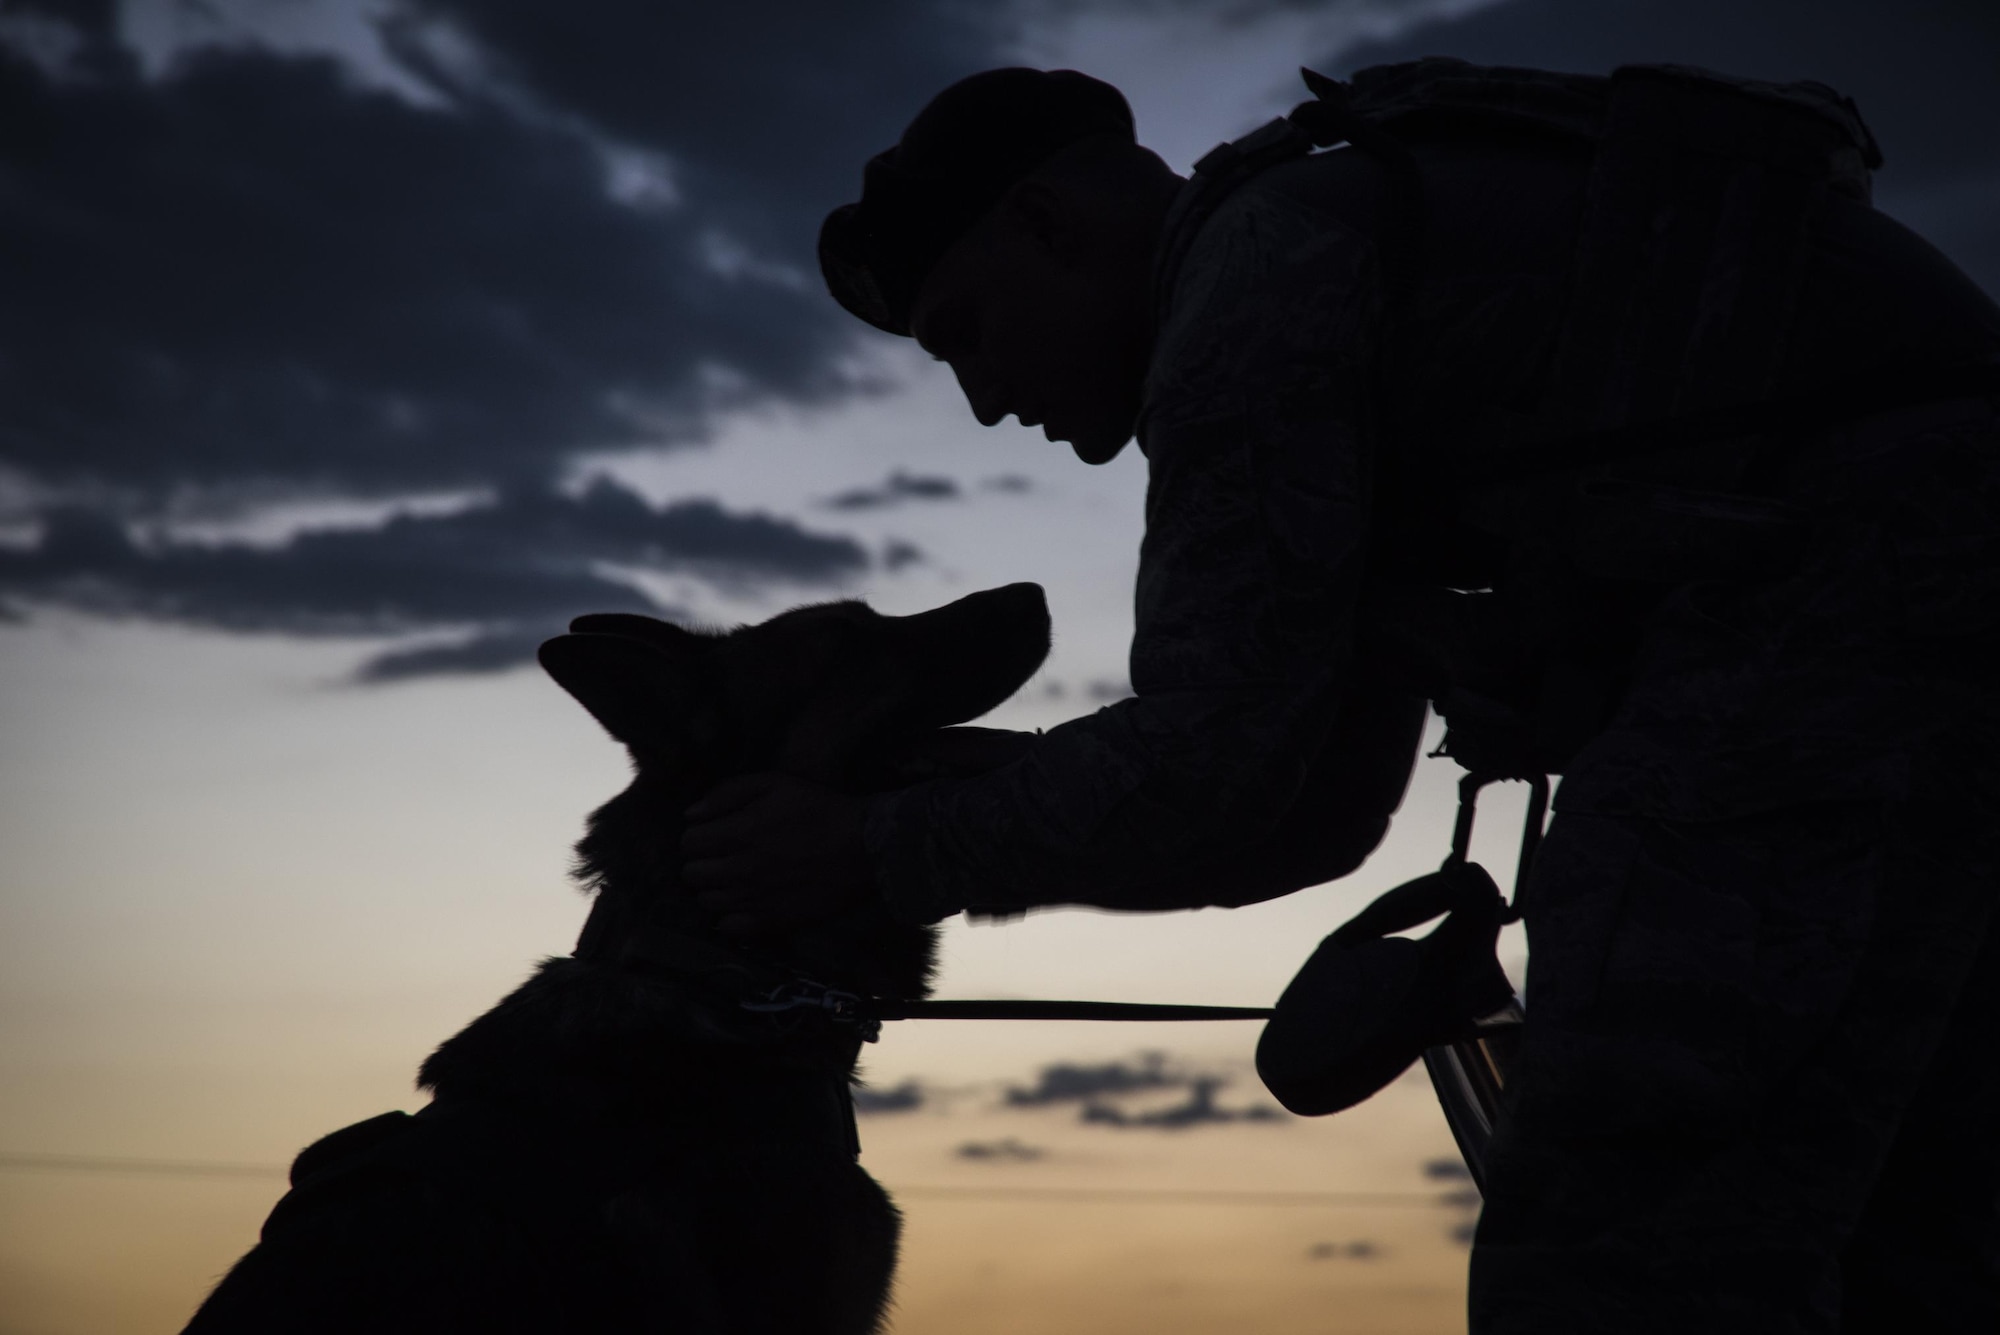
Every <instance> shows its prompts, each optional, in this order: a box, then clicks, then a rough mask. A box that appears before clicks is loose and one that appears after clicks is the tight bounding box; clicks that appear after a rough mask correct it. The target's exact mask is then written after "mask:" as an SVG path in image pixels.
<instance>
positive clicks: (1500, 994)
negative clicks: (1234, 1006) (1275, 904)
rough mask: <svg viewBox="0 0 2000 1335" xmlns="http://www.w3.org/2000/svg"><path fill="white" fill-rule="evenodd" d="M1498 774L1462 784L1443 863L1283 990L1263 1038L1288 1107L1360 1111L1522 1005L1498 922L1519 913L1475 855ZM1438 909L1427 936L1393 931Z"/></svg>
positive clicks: (1333, 943)
mask: <svg viewBox="0 0 2000 1335" xmlns="http://www.w3.org/2000/svg"><path fill="white" fill-rule="evenodd" d="M1488 781H1489V780H1488V779H1487V778H1485V777H1482V776H1477V775H1467V776H1466V777H1465V779H1464V780H1463V781H1462V782H1461V784H1460V786H1459V792H1460V797H1459V811H1458V828H1457V830H1456V831H1455V833H1454V835H1453V838H1452V852H1451V856H1450V857H1449V858H1447V859H1446V860H1445V864H1444V866H1443V867H1441V868H1439V869H1438V870H1437V871H1434V872H1432V873H1431V874H1430V875H1428V876H1420V877H1418V878H1417V879H1416V880H1414V881H1410V882H1407V883H1406V884H1403V885H1399V886H1397V887H1396V888H1395V889H1393V890H1391V891H1389V892H1388V893H1386V894H1384V895H1382V896H1381V897H1380V898H1379V899H1377V900H1375V902H1373V903H1372V904H1370V905H1369V906H1368V907H1367V908H1365V909H1363V910H1362V911H1361V912H1360V913H1358V914H1356V915H1355V916H1354V917H1353V918H1352V919H1350V920H1349V921H1348V922H1347V923H1345V924H1344V925H1342V926H1341V927H1340V928H1339V929H1338V930H1337V931H1335V932H1334V933H1333V934H1332V935H1331V936H1329V937H1327V938H1326V939H1325V940H1324V941H1322V942H1320V944H1319V949H1317V950H1315V951H1314V952H1313V953H1312V957H1311V958H1310V959H1308V960H1307V961H1306V962H1305V965H1304V967H1302V968H1301V969H1300V970H1299V972H1298V974H1297V975H1296V976H1295V977H1294V978H1293V979H1292V981H1291V985H1290V986H1288V987H1287V988H1286V989H1285V992H1284V995H1283V996H1281V997H1279V998H1278V1004H1277V1008H1276V1013H1275V1014H1274V1015H1273V1016H1272V1017H1271V1019H1270V1020H1269V1021H1268V1022H1267V1023H1266V1024H1265V1026H1264V1033H1263V1035H1262V1037H1260V1038H1259V1039H1258V1041H1257V1074H1258V1076H1259V1077H1261V1078H1262V1080H1263V1081H1264V1086H1265V1088H1267V1089H1269V1090H1270V1091H1271V1094H1272V1096H1273V1097H1274V1098H1276V1099H1277V1100H1278V1102H1279V1103H1281V1104H1283V1105H1284V1106H1285V1107H1286V1108H1287V1109H1289V1110H1290V1111H1292V1112H1294V1113H1298V1114H1300V1115H1301V1116H1306V1117H1318V1116H1323V1115H1325V1114H1327V1113H1334V1112H1339V1111H1341V1110H1342V1109H1345V1108H1351V1107H1353V1106H1354V1105H1355V1104H1357V1103H1360V1102H1362V1101H1363V1100H1365V1099H1367V1098H1368V1097H1369V1096H1371V1095H1373V1094H1375V1093H1376V1092H1377V1091H1379V1090H1381V1089H1382V1088H1383V1087H1384V1086H1386V1085H1387V1084H1388V1083H1389V1082H1390V1081H1392V1080H1394V1079H1395V1078H1396V1077H1397V1076H1399V1075H1401V1074H1402V1073H1403V1072H1404V1071H1406V1070H1408V1069H1409V1068H1410V1066H1411V1065H1412V1064H1413V1063H1415V1062H1416V1060H1417V1059H1418V1058H1419V1057H1421V1056H1423V1055H1424V1053H1425V1051H1426V1049H1431V1048H1436V1047H1439V1046H1442V1045H1447V1044H1451V1043H1455V1042H1459V1041H1464V1040H1469V1039H1472V1038H1473V1037H1474V1036H1475V1035H1476V1034H1477V1032H1478V1029H1479V1021H1480V1020H1482V1019H1484V1018H1485V1017H1487V1016H1490V1015H1493V1014H1495V1013H1496V1012H1499V1011H1501V1010H1504V1009H1506V1008H1507V1007H1508V1006H1509V1005H1510V1004H1511V1003H1512V1002H1513V1000H1514V988H1513V984H1511V983H1510V982H1508V981H1507V975H1506V974H1505V973H1504V972H1503V971H1502V970H1501V968H1500V963H1499V960H1498V959H1497V958H1496V954H1495V948H1496V945H1497V942H1498V940H1499V936H1500V928H1501V927H1502V926H1504V925H1505V924H1506V923H1508V922H1511V921H1513V920H1514V919H1515V918H1517V917H1518V916H1519V914H1518V912H1517V911H1516V908H1511V907H1509V905H1508V903H1507V901H1506V900H1505V899H1504V898H1503V897H1502V896H1501V894H1500V889H1499V887H1498V886H1496V885H1495V884H1494V882H1493V878H1492V876H1490V875H1488V874H1487V872H1486V869H1485V868H1484V867H1481V866H1480V865H1479V864H1478V863H1476V862H1471V861H1468V860H1467V858H1466V846H1467V845H1468V844H1469V843H1470V841H1471V835H1472V816H1473V804H1474V799H1475V796H1476V794H1477V793H1478V790H1479V788H1480V787H1481V786H1482V785H1484V784H1485V783H1486V782H1488ZM1534 783H1535V788H1534V791H1533V796H1532V798H1531V800H1530V803H1529V812H1528V825H1527V830H1526V832H1524V834H1523V838H1522V850H1521V851H1522V867H1523V869H1524V870H1525V868H1526V865H1527V862H1528V859H1529V858H1531V857H1532V856H1533V853H1534V844H1535V842H1536V840H1537V839H1538V837H1539V835H1540V833H1541V822H1542V816H1543V814H1544V813H1545V812H1546V810H1547V802H1548V781H1547V780H1546V779H1542V778H1539V777H1538V778H1536V779H1535V780H1534ZM1520 883H1521V882H1520V880H1519V879H1518V877H1517V880H1516V885H1517V887H1518V885H1519V884H1520ZM1516 898H1517V899H1518V894H1517V896H1516ZM1439 914H1443V915H1444V921H1443V922H1441V923H1439V924H1438V925H1437V926H1436V927H1435V928H1433V929H1432V930H1431V931H1430V932H1429V933H1428V934H1427V935H1425V936H1422V937H1419V938H1416V939H1414V940H1412V939H1410V938H1406V937H1400V936H1396V935H1393V934H1394V933H1396V932H1402V931H1407V930H1409V929H1410V928H1412V927H1417V926H1420V925H1421V924H1423V923H1426V922H1428V921H1430V920H1431V919H1432V918H1435V917H1437V916H1438V915H1439Z"/></svg>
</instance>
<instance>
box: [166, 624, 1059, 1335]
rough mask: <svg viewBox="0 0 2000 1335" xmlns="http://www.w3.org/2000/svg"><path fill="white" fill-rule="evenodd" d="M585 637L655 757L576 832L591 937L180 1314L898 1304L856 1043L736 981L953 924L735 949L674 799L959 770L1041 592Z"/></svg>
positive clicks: (447, 1058) (851, 982)
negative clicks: (759, 779) (787, 778)
mask: <svg viewBox="0 0 2000 1335" xmlns="http://www.w3.org/2000/svg"><path fill="white" fill-rule="evenodd" d="M572 632H573V633H572V634H570V635H566V636H563V637H561V638H559V639H556V640H551V641H550V642H549V643H548V644H546V645H544V646H543V648H542V662H543V665H544V667H546V668H547V669H548V671H549V673H550V674H551V675H552V676H553V677H554V678H555V679H556V680H557V681H558V682H559V683H560V684H561V685H562V686H563V687H564V688H565V689H566V690H568V691H569V692H570V693H571V694H572V695H574V696H575V697H576V698H577V699H578V700H579V701H580V702H582V704H583V705H584V706H585V707H586V708H587V709H589V710H590V712H591V713H592V714H593V715H595V716H596V718H597V719H598V720H599V722H601V723H602V724H603V725H604V726H605V727H606V728H607V729H608V730H609V731H610V732H611V734H612V735H613V736H614V737H616V738H617V739H618V740H619V741H621V742H623V743H624V744H625V745H626V747H627V748H628V749H629V750H630V751H631V754H632V757H633V761H634V765H635V769H636V774H635V777H634V778H633V781H632V783H631V785H630V786H629V787H628V788H627V789H626V790H625V791H624V792H623V793H621V794H619V795H618V796H617V797H615V798H613V799H612V800H611V801H610V802H609V803H607V804H606V805H605V806H603V807H602V808H600V809H599V810H598V811H597V812H596V813H594V814H593V815H592V816H591V818H590V824H589V831H588V833H587V834H586V835H585V837H584V838H583V840H582V841H581V842H580V843H579V844H578V845H577V852H578V872H579V876H580V878H581V879H582V880H583V881H584V883H585V884H586V885H587V886H588V887H589V888H591V889H593V890H594V891H595V892H596V895H597V898H596V902H595V903H594V905H593V906H592V911H591V914H590V917H589V919H588V921H587V923H586V924H585V926H584V930H583V935H582V937H581V939H580V940H579V942H578V945H577V949H576V952H575V954H573V955H571V956H567V957H563V958H560V959H552V960H549V961H546V962H545V963H544V964H543V965H542V967H541V969H540V971H539V972H538V973H537V974H536V975H535V976H534V977H533V978H532V979H530V980H529V981H528V982H527V983H526V984H524V985H523V986H522V987H521V988H520V989H519V990H517V991H516V992H514V993H513V994H512V995H511V996H509V997H507V998H506V999H505V1000H503V1001H502V1002H501V1003H500V1004H499V1005H498V1006H496V1007H494V1008H493V1009H492V1010H491V1011H489V1012H487V1013H486V1014H485V1015H483V1016H481V1017H480V1018H479V1019H477V1020H475V1021H473V1023H472V1024H471V1025H469V1026H468V1027H467V1028H466V1029H465V1030H464V1031H463V1032H461V1033H459V1034H458V1035H457V1036H456V1037H454V1038H452V1039H450V1040H448V1041H447V1042H446V1043H445V1044H444V1045H443V1046H442V1047H440V1048H439V1049H438V1050H437V1052H436V1053H435V1054H434V1055H433V1056H432V1057H431V1058H430V1060H429V1061H427V1062H426V1063H425V1064H424V1067H423V1071H422V1075H421V1084H422V1085H423V1086H424V1087H426V1088H428V1089H430V1090H431V1091H432V1093H433V1095H434V1098H433V1101H432V1103H431V1105H430V1106H429V1107H428V1108H426V1109H424V1110H423V1112H421V1113H419V1114H418V1115H416V1116H414V1117H411V1116H406V1115H404V1114H402V1113H389V1114H385V1115H383V1116H382V1117H378V1118H375V1119H372V1120H371V1121H368V1122H363V1123H360V1124H358V1125H356V1126H353V1127H349V1128H347V1129H346V1130H344V1131H338V1132H335V1133H334V1134H333V1135H331V1136H329V1137H327V1138H325V1139H324V1140H322V1141H320V1142H319V1143H317V1144H315V1145H313V1146H311V1147H310V1148H308V1149H307V1150H306V1151H305V1152H304V1153H303V1154H301V1155H300V1156H299V1159H298V1161H297V1162H296V1163H295V1164H294V1165H293V1169H292V1183H293V1189H292V1191H291V1192H290V1193H289V1194H288V1195H287V1196H286V1197H285V1198H284V1199H283V1200H281V1201H280V1202H279V1203H278V1206H277V1208H276V1209H274V1210H273V1211H272V1214H271V1217H270V1219H269V1220H268V1221H267V1222H266V1224H265V1227H264V1236H263V1240H262V1241H261V1242H260V1243H259V1244H258V1245H257V1246H256V1247H255V1248H253V1249H252V1250H251V1251H250V1253H249V1254H248V1255H246V1256H245V1257H244V1258H243V1259H242V1261H240V1262H239V1263H238V1264H237V1265H236V1267H235V1268H234V1269H233V1270H232V1271H231V1272H230V1273H229V1274H228V1275H227V1276H226V1277H225V1278H224V1279H223V1281H222V1282H221V1284H220V1285H218V1286H217V1288H216V1290H215V1292H214V1293H213V1294H211V1295H210V1297H209V1299H208V1301H207V1302H206V1303H204V1304H203V1306H202V1308H201V1310H200V1311H199V1312H198V1313H196V1315H195V1318H194V1320H193V1322H192V1323H191V1324H190V1325H189V1326H188V1328H187V1335H239V1333H242V1332H256V1335H335V1332H338V1333H339V1335H400V1333H401V1332H409V1333H410V1335H416V1332H423V1335H454V1333H457V1332H463V1333H464V1335H473V1333H474V1332H477V1333H478V1335H506V1333H509V1332H520V1333H521V1335H527V1333H528V1332H534V1333H535V1335H551V1333H552V1332H557V1331H563V1332H578V1333H579V1335H583V1333H585V1332H588V1333H590V1335H595V1333H596V1332H611V1331H619V1332H625V1331H631V1332H638V1331H666V1330H673V1331H685V1332H716V1333H718V1335H719V1333H720V1332H738V1331H742V1332H773V1333H775V1332H785V1333H786V1335H802V1333H806V1332H826V1335H863V1333H864V1332H869V1331H872V1330H875V1329H876V1328H877V1327H878V1326H879V1325H880V1322H881V1318H882V1314H883V1311H884V1309H885V1306H886V1303H887V1299H888V1290H889V1281H890V1276H891V1272H892V1271H893V1269H894V1265H895V1254H896V1240H897V1232H898V1219H897V1215H896V1212H895V1209H894V1207H893V1206H892V1205H891V1204H890V1202H889V1199H888V1197H887V1196H886V1195H885V1194H884V1193H883V1191H882V1189H881V1188H880V1187H878V1186H877V1185H876V1184H875V1182H874V1180H873V1179H871V1178H870V1177H869V1176H868V1175H867V1173H865V1172H864V1171H862V1169H861V1168H860V1166H859V1165H858V1164H856V1163H855V1162H854V1157H853V1150H852V1147H851V1144H850V1141H849V1139H848V1138H849V1136H850V1135H851V1126H852V1123H851V1121H850V1120H848V1119H849V1117H850V1116H851V1113H848V1112H847V1111H846V1086H847V1082H848V1080H849V1079H850V1078H851V1077H852V1075H853V1070H854V1062H855V1057H856V1053H857V1051H858V1047H859V1037H858V1035H857V1034H856V1033H855V1032H854V1030H853V1029H852V1028H851V1027H848V1028H842V1027H841V1026H839V1025H836V1024H834V1023H832V1022H830V1021H826V1020H823V1019H816V1018H813V1017H810V1016H808V1017H804V1018H799V1017H795V1016H790V1015H778V1016H767V1015H759V1014H755V1013H751V1012H748V1011H745V1010H744V1009H743V1008H742V1006H741V1001H742V1000H743V999H744V998H745V997H747V996H751V995H753V994H754V993H755V992H756V991H757V990H758V989H760V988H762V987H765V986H767V985H768V984H769V983H770V982H771V980H772V979H774V978H776V979H783V978H786V977H794V976H803V977H807V978H810V979H813V980H815V981H817V982H819V983H823V984H826V985H828V986H831V987H835V988H840V989H844V990H847V991H852V992H857V993H866V994H871V995H877V996H894V997H911V996H920V995H922V994H923V993H924V992H925V991H927V990H928V985H929V975H930V971H931V961H932V952H933V933H932V930H931V929H930V928H926V927H915V926H909V925H905V924H898V923H896V922H894V921H893V920H891V919H890V918H889V917H888V916H887V914H886V913H885V912H884V911H883V909H882V908H881V907H880V906H879V905H875V904H867V903H864V904H859V905H856V906H855V907H853V908H852V909H851V910H849V911H847V912H845V913H843V914H841V915H840V916H838V917H836V918H834V919H832V920H830V921H827V922H823V923H820V924H816V925H814V926H812V927H810V928H807V929H803V930H799V931H795V932H788V933H784V934H781V935H776V936H770V937H763V938H758V939H754V940H751V941H748V942H724V941H723V940H722V939H721V938H719V937H717V936H716V935H715V934H714V933H713V932H712V930H711V927H710V924H709V922H708V921H707V918H706V915H705V914H704V913H703V912H702V910H701V909H700V908H699V906H698V905H697V904H696V903H695V902H694V900H693V899H692V897H691V896H689V895H688V894H687V893H686V891H685V890H684V888H683V887H682V885H681V883H680V853H679V843H680V837H681V818H680V813H681V811H682V810H683V809H684V808H685V807H686V806H688V805H689V804H690V803H691V802H692V801H693V800H694V799H695V798H696V797H697V796H699V795H700V794H701V793H702V792H704V791H706V790H707V788H708V787H709V786H711V785H712V784H713V783H714V782H715V781H716V780H717V779H719V778H721V777H723V776H726V775H728V774H732V773H739V772H746V771H752V770H759V769H780V770H784V771H786V772H789V773H793V774H798V775H801V776H803V777H808V778H812V779H816V780H819V781H822V782H827V783H832V784H836V785H841V786H845V787H848V788H850V789H857V790H858V789H866V788H879V787H884V786H888V785H889V784H891V783H893V782H896V781H897V777H898V774H899V773H901V774H908V773H909V772H910V771H909V770H908V769H907V768H905V769H903V770H901V771H899V770H898V769H897V768H896V764H895V758H896V757H904V758H906V759H907V758H908V757H911V756H922V755H925V754H928V755H929V756H931V757H932V758H933V763H934V764H935V763H936V758H937V757H940V756H943V757H946V759H945V760H944V761H943V764H944V767H945V768H946V769H947V770H949V769H950V768H952V764H951V761H950V760H949V758H948V757H949V753H950V752H951V751H952V750H953V749H954V742H953V738H954V734H950V733H945V734H940V733H939V732H938V731H937V730H938V729H941V728H944V727H946V726H947V725H950V724H954V723H959V722H963V721H964V720H966V719H969V718H972V717H975V716H977V715H978V714H981V713H983V712H984V711H985V710H987V709H989V708H991V707H992V706H993V705H995V704H998V703H999V702H1000V701H1001V700H1003V699H1005V698H1006V697H1007V696H1008V695H1010V694H1012V693H1013V692H1014V690H1016V689H1017V688H1018V687H1019V686H1020V684H1021V683H1022V682H1023V681H1025V680H1026V679H1027V678H1028V676H1030V675H1031V674H1032V673H1033V672H1034V671H1035V669H1036V668H1037V667H1038V666H1039V665H1040V663H1041V661H1042V659H1043V657H1044V656H1045V655H1046V653H1047V651H1048V612H1047V608H1046V606H1045V604H1044V602H1043V599H1042V593H1041V590H1040V589H1039V588H1037V587H1035V586H1034V585H1010V586H1008V587H1007V588H1004V589H995V590H989V591H987V592H985V593H979V594H973V595H971V596H970V597H967V598H963V599H960V600H959V601H958V602H956V603H952V604H950V605H949V606H946V607H942V608H937V609H935V610H933V611H930V612H926V613H921V614H918V615H916V616H910V617H884V616H880V615H878V614H876V613H874V612H872V611H870V610H869V609H868V608H867V607H865V606H863V605H862V604H860V603H854V602H846V603H829V604H823V605H820V606H815V607H807V608H799V609H795V610H794V611H791V612H787V613H784V614H783V615H781V616H778V617H775V618H773V619H772V620H770V621H768V622H765V623H764V624H762V625H759V626H753V627H749V628H747V629H744V630H739V631H736V632H733V633H730V634H727V635H703V634H697V633H694V632H689V631H685V630H681V629H679V628H677V627H674V626H670V625H667V624H666V623H664V622H659V621H653V620H651V619H649V618H644V617H634V616H622V615H618V616H594V617H584V618H580V619H579V620H578V621H577V622H575V623H573V625H572ZM966 731H976V730H960V732H959V733H958V734H957V735H956V737H957V742H956V749H957V751H958V752H959V753H960V754H961V756H962V755H963V753H964V751H965V747H964V744H963V734H964V732H966ZM980 749H981V748H980V747H978V746H976V745H975V746H974V747H973V748H972V750H974V751H979V750H980ZM993 758H994V757H993V755H992V753H991V751H990V749H989V750H988V753H987V754H986V755H984V756H982V757H978V758H977V759H975V760H973V761H972V762H971V763H968V764H965V765H964V766H963V768H968V769H969V768H976V767H978V765H979V764H980V763H990V762H991V760H992V759H993Z"/></svg>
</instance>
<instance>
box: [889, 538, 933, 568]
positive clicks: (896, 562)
mask: <svg viewBox="0 0 2000 1335" xmlns="http://www.w3.org/2000/svg"><path fill="white" fill-rule="evenodd" d="M923 561H924V549H923V548H921V547H918V546H916V545H915V544H913V543H908V542H903V541H901V540H892V541H891V542H890V543H889V544H888V545H887V546H886V547H884V548H883V549H882V568H883V569H884V570H901V569H902V568H903V567H905V566H913V565H921V564H923Z"/></svg>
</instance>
